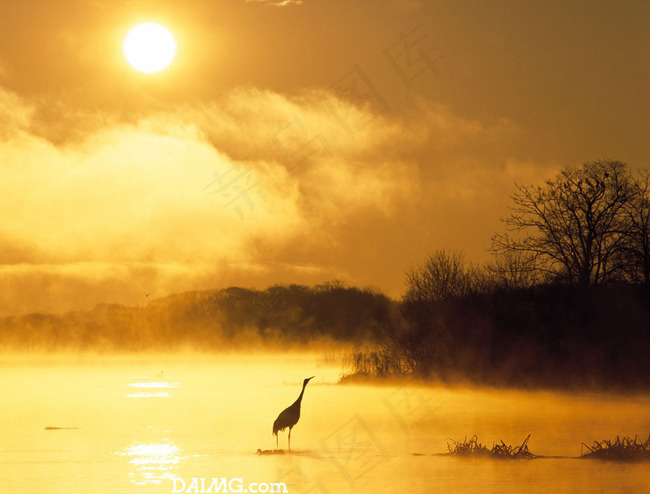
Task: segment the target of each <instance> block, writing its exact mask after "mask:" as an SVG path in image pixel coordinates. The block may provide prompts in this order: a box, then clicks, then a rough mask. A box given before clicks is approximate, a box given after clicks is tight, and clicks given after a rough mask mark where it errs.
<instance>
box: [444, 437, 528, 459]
mask: <svg viewBox="0 0 650 494" xmlns="http://www.w3.org/2000/svg"><path fill="white" fill-rule="evenodd" d="M529 439H530V434H528V436H527V437H526V439H524V442H523V443H521V445H520V446H510V445H507V444H506V443H504V442H503V441H501V443H500V444H493V445H492V449H488V447H487V446H485V445H483V444H481V443H480V442H478V438H477V437H476V436H472V438H471V439H470V440H469V441H468V440H467V437H465V440H464V441H453V444H449V443H447V449H448V450H449V454H452V455H456V456H479V457H480V456H484V457H489V458H503V459H530V458H535V455H534V454H533V453H531V452H530V451H529V449H528V440H529Z"/></svg>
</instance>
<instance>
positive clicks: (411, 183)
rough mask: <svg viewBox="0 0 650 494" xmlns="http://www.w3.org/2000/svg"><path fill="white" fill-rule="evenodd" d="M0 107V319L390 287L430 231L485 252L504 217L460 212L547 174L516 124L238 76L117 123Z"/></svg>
mask: <svg viewBox="0 0 650 494" xmlns="http://www.w3.org/2000/svg"><path fill="white" fill-rule="evenodd" d="M0 114H1V115H2V116H3V118H2V119H0V122H1V123H0V125H1V126H2V127H0V132H1V133H0V139H1V141H0V184H3V185H0V187H2V188H3V190H2V193H1V194H0V208H2V210H3V211H5V212H6V213H5V216H4V222H3V225H2V227H1V228H0V288H2V289H1V290H0V293H2V295H0V314H6V313H11V312H25V311H31V310H55V309H58V310H60V311H61V310H72V309H76V308H90V307H92V306H93V305H94V304H96V303H98V302H120V303H140V302H141V300H140V299H141V296H142V293H144V292H153V293H155V294H157V295H164V294H166V293H171V292H175V291H180V290H190V289H202V288H209V287H219V286H225V285H232V284H236V285H245V286H250V285H254V286H265V285H268V284H273V283H280V282H304V283H310V282H319V281H324V280H327V279H332V278H342V279H346V280H348V281H351V282H355V283H360V284H374V285H379V286H380V287H388V289H389V291H390V288H391V287H392V286H398V285H399V284H400V282H399V278H400V277H401V276H402V273H403V269H404V267H405V266H406V265H408V264H410V263H412V262H413V260H414V256H415V260H416V261H417V260H418V257H417V256H420V255H422V254H423V252H426V250H429V249H431V248H436V247H439V246H441V245H438V244H439V243H441V242H443V243H449V242H451V243H454V242H456V243H458V242H468V243H470V242H471V245H475V246H476V245H478V247H476V248H477V249H482V246H481V243H480V241H478V242H477V238H478V236H479V235H483V236H484V237H485V235H487V234H486V233H485V232H483V231H482V230H481V229H482V228H483V229H485V228H488V227H489V226H492V225H494V224H495V222H496V221H497V218H498V214H497V215H496V217H495V218H489V219H487V220H485V219H484V220H481V219H480V218H477V217H475V218H472V215H479V214H481V215H485V211H487V210H489V208H492V207H493V206H495V205H502V204H503V203H504V202H505V198H506V196H507V194H506V192H507V190H508V187H509V184H511V183H512V181H513V180H514V179H517V178H518V179H522V175H521V173H523V174H524V175H523V177H529V176H530V177H532V176H536V178H537V177H538V176H543V175H544V173H543V170H545V168H544V167H543V166H540V165H537V164H535V163H529V162H524V161H522V160H517V159H515V158H513V157H512V156H511V155H510V152H509V151H508V150H507V147H508V146H509V145H511V144H516V142H517V141H518V139H519V138H520V136H521V134H522V132H524V131H523V129H520V128H518V127H517V126H516V125H514V124H512V123H511V122H508V121H505V120H503V121H495V122H489V123H486V122H479V121H475V120H467V119H464V118H462V117H460V116H458V115H455V114H454V113H453V112H452V111H450V110H449V109H448V108H446V107H444V106H441V105H438V104H435V103H433V102H430V101H427V100H419V101H417V102H416V103H415V105H414V107H413V108H412V109H411V111H410V112H406V113H405V115H402V116H396V115H389V114H386V113H382V112H381V111H379V110H378V109H376V108H373V107H372V106H370V105H367V104H363V103H358V102H357V103H354V102H350V101H347V100H344V99H341V98H339V97H337V96H336V95H334V94H332V93H330V92H328V91H323V90H313V91H305V92H303V93H300V94H294V95H283V94H278V93H274V92H271V91H266V90H260V89H255V88H240V89H237V90H233V91H231V92H230V93H228V94H226V95H224V96H223V98H221V99H220V100H217V101H212V102H208V103H204V104H194V105H185V106H179V107H177V108H173V109H171V110H169V111H160V112H157V113H151V114H147V115H141V116H136V117H133V116H132V117H130V119H129V121H125V120H124V119H120V118H118V117H117V116H111V115H105V114H103V115H88V114H77V113H74V112H68V111H67V110H66V109H65V108H62V107H61V108H58V107H57V106H56V105H50V111H48V112H46V111H43V108H42V107H41V106H39V105H38V103H27V102H26V101H24V100H23V99H21V98H20V97H19V96H17V95H15V94H12V93H10V92H7V91H2V90H0ZM52 129H54V130H52ZM521 163H525V164H524V165H521V166H520V164H521ZM540 170H542V172H540ZM519 171H521V173H519ZM524 180H525V178H524ZM499 194H502V197H501V196H500V195H499ZM499 201H500V202H499ZM477 224H478V225H480V226H479V227H477V226H476V225H477ZM474 230H477V231H479V233H478V234H476V233H472V232H473V231H474ZM432 235H433V237H432ZM488 238H489V236H488ZM427 239H428V240H427ZM432 239H433V240H432ZM452 247H456V245H452ZM378 265H381V266H383V268H381V269H377V266H378Z"/></svg>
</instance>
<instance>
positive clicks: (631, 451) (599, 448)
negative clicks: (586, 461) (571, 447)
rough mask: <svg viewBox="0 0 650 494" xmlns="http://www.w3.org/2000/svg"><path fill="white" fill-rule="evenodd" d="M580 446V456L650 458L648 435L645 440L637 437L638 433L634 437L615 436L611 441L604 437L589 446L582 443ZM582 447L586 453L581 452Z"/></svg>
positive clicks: (621, 459) (618, 459) (617, 459)
mask: <svg viewBox="0 0 650 494" xmlns="http://www.w3.org/2000/svg"><path fill="white" fill-rule="evenodd" d="M582 446H583V448H582V449H581V451H580V453H581V454H580V458H596V459H599V460H612V461H637V460H650V435H648V438H647V439H646V440H645V441H643V440H641V439H639V436H638V435H637V436H634V439H630V438H629V437H623V438H620V437H619V436H616V439H614V440H613V441H609V440H607V439H604V440H602V441H594V443H593V444H592V445H591V446H589V445H587V444H585V443H582ZM584 448H586V449H587V452H586V453H583V451H584Z"/></svg>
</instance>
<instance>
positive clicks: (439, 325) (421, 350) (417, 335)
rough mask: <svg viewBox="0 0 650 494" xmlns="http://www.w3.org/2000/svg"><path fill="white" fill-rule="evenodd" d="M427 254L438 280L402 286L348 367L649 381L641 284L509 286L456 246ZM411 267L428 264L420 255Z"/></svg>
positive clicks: (388, 372)
mask: <svg viewBox="0 0 650 494" xmlns="http://www.w3.org/2000/svg"><path fill="white" fill-rule="evenodd" d="M454 260H455V262H456V263H460V265H459V266H456V268H458V269H457V271H455V274H454V273H452V272H450V271H449V269H451V266H452V265H455V263H454V262H452V261H454ZM430 262H433V263H437V264H438V268H440V269H439V270H438V271H437V272H435V275H434V276H436V277H437V280H438V282H439V284H440V285H444V288H440V289H439V290H432V291H429V292H423V291H415V292H413V291H412V290H410V291H408V292H407V295H406V296H405V297H404V299H403V300H402V302H401V303H400V311H399V314H400V319H399V320H397V321H396V323H395V322H394V323H393V328H392V331H390V332H385V333H383V335H382V336H381V337H380V338H381V341H380V342H379V343H378V344H377V345H374V346H373V347H368V348H365V349H362V350H358V351H356V352H354V353H353V354H352V356H351V359H350V362H349V363H350V367H351V369H352V371H353V374H354V376H355V377H358V376H364V375H365V376H373V377H377V376H383V377H393V376H399V375H402V376H404V375H408V376H414V377H418V378H422V379H426V380H432V381H437V382H446V383H463V382H464V383H481V384H489V385H495V386H525V387H559V388H569V387H588V388H609V389H612V388H620V389H632V388H636V389H648V388H649V387H650V379H649V377H648V376H650V292H649V291H648V289H647V287H645V286H643V285H638V284H631V283H612V284H607V285H602V286H592V287H588V288H585V287H583V286H575V285H568V284H563V283H559V282H556V283H541V284H537V285H534V286H530V287H526V288H513V287H509V286H506V285H504V284H502V283H500V282H499V280H498V279H497V278H495V277H494V276H491V274H490V272H489V271H488V270H487V269H486V270H481V269H478V268H476V267H471V266H467V265H465V264H463V262H462V256H460V255H459V254H447V253H445V252H438V253H436V254H435V255H434V256H433V257H432V258H431V259H430ZM429 267H430V266H429ZM420 269H424V270H426V271H428V274H429V275H431V274H432V270H430V269H427V266H426V265H425V266H423V267H422V268H420ZM429 281H430V282H431V283H432V285H433V284H434V283H433V281H434V280H433V279H432V280H429ZM432 285H431V286H432ZM431 286H430V288H431ZM411 288H413V286H411ZM442 294H444V295H442Z"/></svg>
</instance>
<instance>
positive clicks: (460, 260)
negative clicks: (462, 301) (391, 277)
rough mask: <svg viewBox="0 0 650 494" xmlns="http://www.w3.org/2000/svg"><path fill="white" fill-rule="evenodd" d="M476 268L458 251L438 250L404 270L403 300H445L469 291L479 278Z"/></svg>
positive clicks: (477, 285)
mask: <svg viewBox="0 0 650 494" xmlns="http://www.w3.org/2000/svg"><path fill="white" fill-rule="evenodd" d="M482 278H483V277H482V276H481V273H480V272H479V269H478V268H476V267H474V266H471V265H468V264H467V263H466V262H465V257H464V256H463V254H462V253H460V252H452V253H448V252H446V251H444V250H438V251H436V252H434V253H433V254H431V255H429V256H428V257H427V259H426V261H425V263H424V264H423V265H422V266H419V267H417V268H414V269H411V270H410V271H408V272H407V273H406V285H407V290H406V294H405V295H404V299H405V300H406V301H415V300H419V301H445V300H449V299H452V298H454V297H459V296H463V295H467V294H469V293H471V292H472V291H473V290H475V289H477V288H478V287H479V285H480V284H481V283H482V282H483V281H482Z"/></svg>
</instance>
